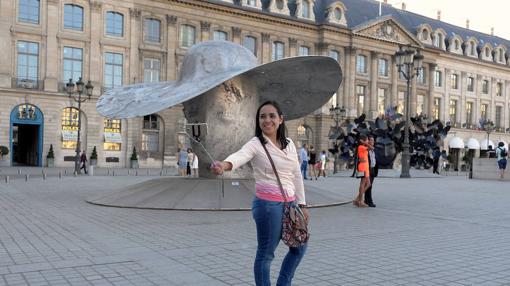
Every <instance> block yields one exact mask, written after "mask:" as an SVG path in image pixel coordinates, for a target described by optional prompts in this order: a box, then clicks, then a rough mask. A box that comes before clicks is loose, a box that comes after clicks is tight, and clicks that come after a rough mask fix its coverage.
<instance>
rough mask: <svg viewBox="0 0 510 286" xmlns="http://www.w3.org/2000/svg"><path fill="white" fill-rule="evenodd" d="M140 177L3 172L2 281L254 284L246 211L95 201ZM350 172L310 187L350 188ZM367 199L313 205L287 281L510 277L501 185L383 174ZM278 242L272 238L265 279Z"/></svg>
mask: <svg viewBox="0 0 510 286" xmlns="http://www.w3.org/2000/svg"><path fill="white" fill-rule="evenodd" d="M147 179H149V177H143V178H141V177H78V178H72V177H71V178H63V179H60V180H59V179H58V178H48V179H47V180H45V181H43V180H42V178H33V179H31V180H29V182H25V181H24V180H22V179H17V180H11V182H10V183H9V184H5V183H3V182H0V217H1V219H0V285H41V286H42V285H140V286H144V285H213V286H214V285H253V282H252V280H253V279H252V263H253V257H254V254H255V247H256V243H255V228H254V223H253V220H252V219H251V213H250V212H182V211H181V212H180V211H153V210H134V209H121V208H107V207H99V206H94V205H90V204H87V203H85V201H84V199H85V198H86V197H90V196H96V195H99V194H101V193H102V192H106V191H108V190H111V189H113V188H117V187H121V186H126V185H129V184H133V183H138V182H140V181H143V180H147ZM357 182H358V181H357V180H355V179H351V178H344V177H329V178H326V179H322V180H318V181H307V182H306V185H307V187H308V188H318V189H320V190H322V191H324V192H342V193H345V195H346V196H349V197H350V196H352V197H354V194H355V189H356V184H357ZM374 199H375V202H376V204H377V207H376V208H367V209H359V208H355V207H353V206H352V205H345V206H339V207H331V208H320V209H313V210H312V211H311V213H312V216H313V217H312V225H311V227H312V238H311V242H310V246H309V248H308V253H307V255H306V256H305V258H304V260H303V263H302V264H301V266H300V268H299V269H298V271H297V274H296V277H295V283H294V284H293V285H378V286H379V285H380V286H383V285H477V286H478V285H510V211H509V209H508V205H509V203H510V184H509V183H505V182H498V181H473V180H468V179H466V178H465V177H444V178H419V179H410V180H402V179H396V178H381V179H378V180H376V182H375V186H374ZM284 253H285V247H284V246H283V244H282V245H280V247H279V248H278V253H277V255H276V256H277V258H276V259H275V261H274V263H273V278H275V277H276V275H277V272H278V268H279V265H280V264H281V260H282V258H283V255H284Z"/></svg>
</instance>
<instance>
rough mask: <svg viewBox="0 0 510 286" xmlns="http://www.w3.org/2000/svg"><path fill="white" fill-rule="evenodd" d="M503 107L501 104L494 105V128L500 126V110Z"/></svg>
mask: <svg viewBox="0 0 510 286" xmlns="http://www.w3.org/2000/svg"><path fill="white" fill-rule="evenodd" d="M502 109H503V108H502V107H501V106H496V114H495V116H496V122H494V124H495V125H496V128H501V110H502Z"/></svg>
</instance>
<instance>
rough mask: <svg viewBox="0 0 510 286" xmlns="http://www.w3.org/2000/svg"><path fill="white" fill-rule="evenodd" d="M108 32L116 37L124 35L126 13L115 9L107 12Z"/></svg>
mask: <svg viewBox="0 0 510 286" xmlns="http://www.w3.org/2000/svg"><path fill="white" fill-rule="evenodd" d="M106 34H107V35H110V36H116V37H122V36H123V35H124V15H122V14H120V13H117V12H113V11H109V12H107V13H106Z"/></svg>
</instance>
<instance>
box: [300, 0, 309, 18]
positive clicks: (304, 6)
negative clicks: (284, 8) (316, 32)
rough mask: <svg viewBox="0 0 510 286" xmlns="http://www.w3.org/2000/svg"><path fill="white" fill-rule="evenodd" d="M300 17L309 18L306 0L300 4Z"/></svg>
mask: <svg viewBox="0 0 510 286" xmlns="http://www.w3.org/2000/svg"><path fill="white" fill-rule="evenodd" d="M301 16H303V18H307V19H308V18H310V2H308V1H307V0H303V1H302V2H301Z"/></svg>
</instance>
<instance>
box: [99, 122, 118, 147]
mask: <svg viewBox="0 0 510 286" xmlns="http://www.w3.org/2000/svg"><path fill="white" fill-rule="evenodd" d="M103 125H104V135H105V136H104V143H103V149H104V150H105V151H120V147H121V144H122V136H121V123H120V119H107V118H105V119H104V122H103Z"/></svg>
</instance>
